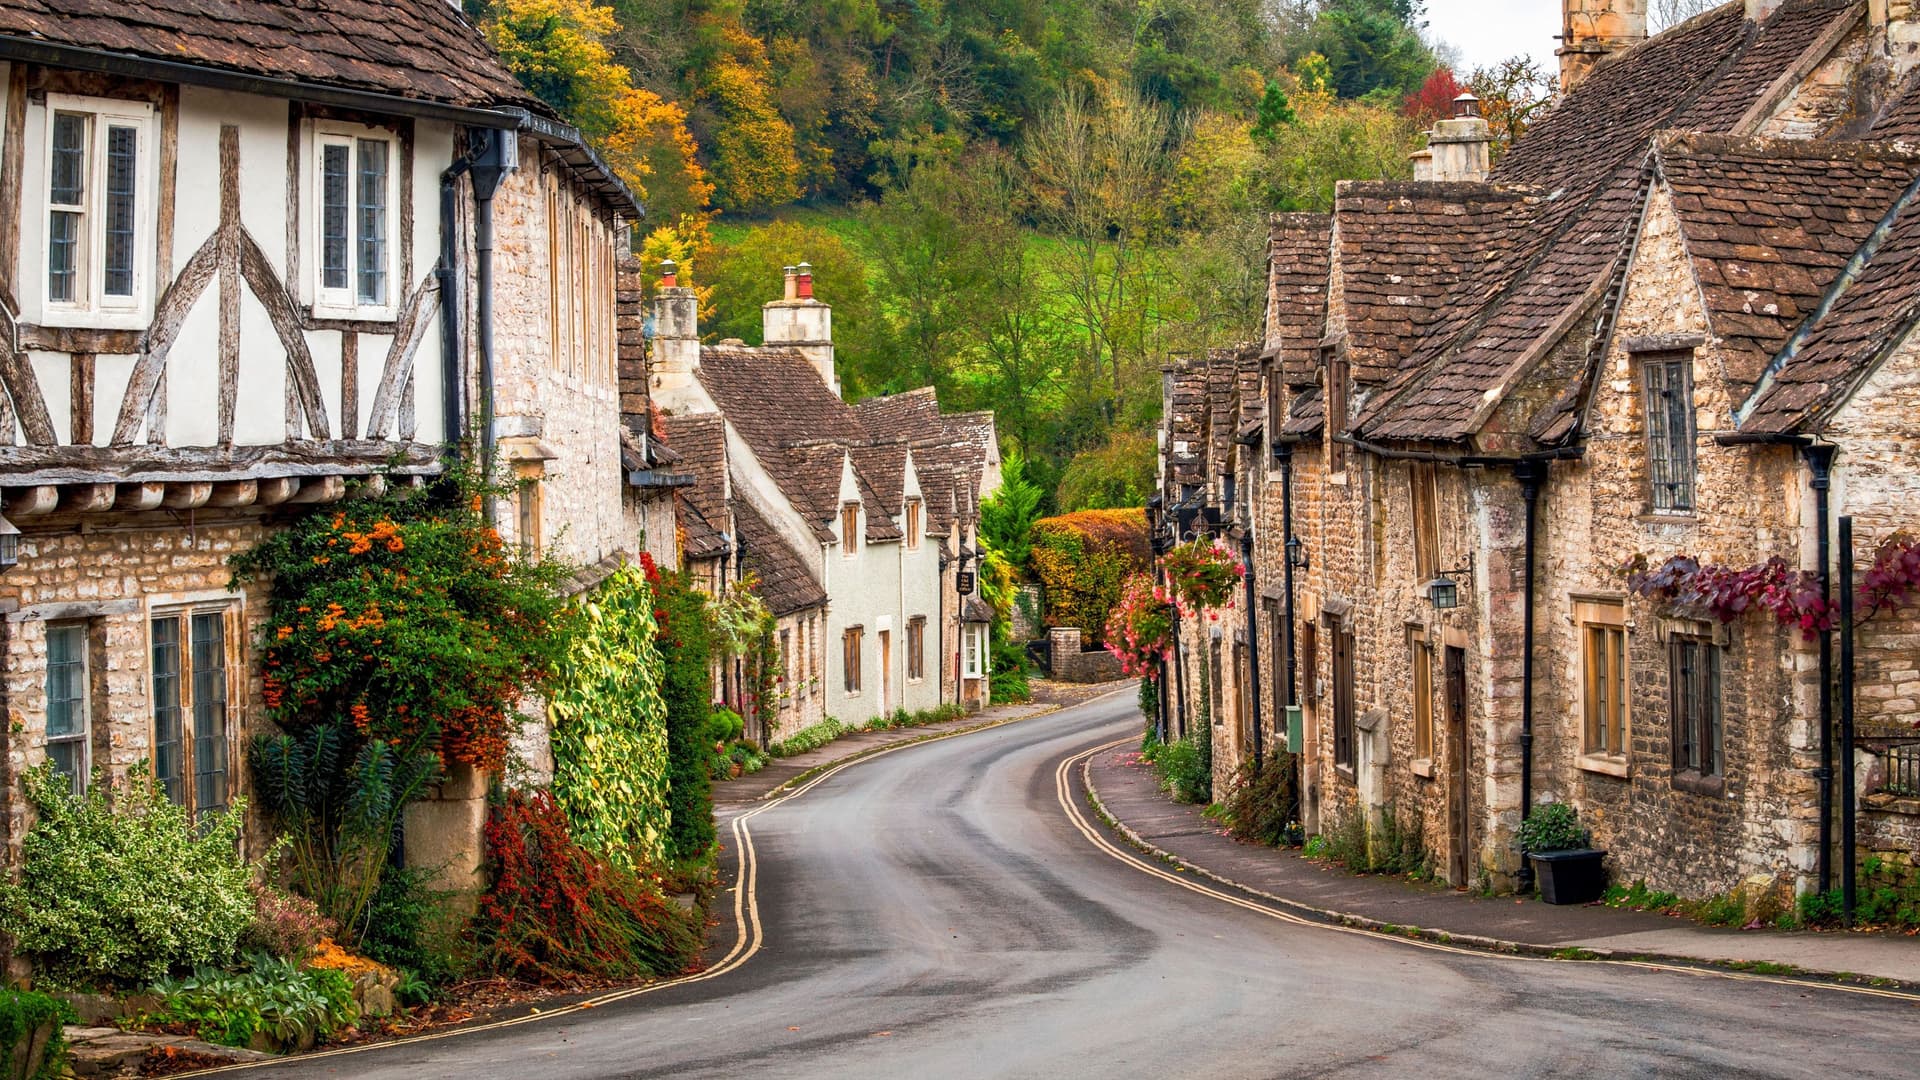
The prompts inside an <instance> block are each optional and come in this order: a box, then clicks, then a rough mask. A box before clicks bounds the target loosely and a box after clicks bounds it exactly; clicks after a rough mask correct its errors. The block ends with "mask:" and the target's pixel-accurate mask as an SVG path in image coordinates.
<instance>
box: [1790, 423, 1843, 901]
mask: <svg viewBox="0 0 1920 1080" xmlns="http://www.w3.org/2000/svg"><path fill="white" fill-rule="evenodd" d="M1835 449H1836V448H1835V447H1833V446H1831V445H1822V444H1819V443H1811V444H1804V445H1802V446H1801V447H1800V453H1801V455H1802V456H1804V457H1805V458H1806V461H1807V470H1808V471H1809V472H1811V473H1812V474H1813V475H1812V478H1811V479H1810V480H1809V481H1808V484H1809V486H1811V487H1812V488H1813V516H1814V523H1815V525H1816V527H1817V528H1818V530H1819V538H1818V540H1817V541H1816V548H1817V549H1818V552H1819V559H1820V599H1821V600H1822V601H1823V602H1824V603H1827V604H1831V603H1832V602H1833V538H1832V536H1831V535H1830V534H1829V531H1830V529H1831V528H1832V521H1831V515H1832V513H1833V510H1832V502H1831V491H1832V488H1833V454H1834V450H1835ZM1842 603H1845V601H1844V600H1843V601H1842ZM1843 648H1844V646H1843ZM1813 779H1814V783H1815V785H1816V786H1817V788H1818V790H1819V799H1820V849H1819V876H1820V891H1821V892H1826V891H1827V890H1828V889H1831V888H1833V859H1832V851H1833V630H1832V628H1831V627H1829V628H1827V629H1825V630H1822V631H1820V767H1819V768H1817V769H1815V770H1814V772H1813Z"/></svg>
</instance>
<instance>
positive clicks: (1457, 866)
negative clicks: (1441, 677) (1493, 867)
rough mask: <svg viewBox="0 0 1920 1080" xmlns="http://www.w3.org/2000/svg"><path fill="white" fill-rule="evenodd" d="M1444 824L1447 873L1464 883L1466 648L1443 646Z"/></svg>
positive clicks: (1467, 818)
mask: <svg viewBox="0 0 1920 1080" xmlns="http://www.w3.org/2000/svg"><path fill="white" fill-rule="evenodd" d="M1445 663H1446V675H1445V678H1446V687H1447V689H1446V694H1447V774H1448V782H1447V787H1448V792H1447V794H1448V800H1447V805H1448V812H1447V819H1448V821H1447V825H1448V829H1447V831H1448V833H1449V834H1450V835H1449V837H1448V841H1449V842H1448V844H1447V847H1448V852H1449V866H1448V870H1449V873H1448V875H1447V879H1448V880H1449V881H1451V882H1452V883H1453V884H1455V885H1466V884H1467V880H1468V879H1467V872H1468V862H1469V859H1468V857H1467V852H1468V850H1469V848H1470V846H1471V839H1472V838H1471V835H1470V834H1471V828H1470V825H1471V822H1472V817H1471V815H1470V813H1469V803H1468V798H1467V794H1468V792H1467V789H1468V780H1467V776H1468V772H1467V651H1466V650H1465V649H1462V648H1460V647H1459V646H1457V645H1449V646H1447V653H1446V661H1445Z"/></svg>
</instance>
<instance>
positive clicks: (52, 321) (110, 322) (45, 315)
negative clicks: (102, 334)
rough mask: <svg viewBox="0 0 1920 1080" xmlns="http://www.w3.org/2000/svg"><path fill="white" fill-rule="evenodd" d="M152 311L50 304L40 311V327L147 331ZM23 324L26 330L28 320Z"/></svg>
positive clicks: (146, 309) (147, 307) (143, 307)
mask: <svg viewBox="0 0 1920 1080" xmlns="http://www.w3.org/2000/svg"><path fill="white" fill-rule="evenodd" d="M150 309H151V305H142V307H140V308H120V309H116V310H111V311H108V310H96V309H93V308H62V307H54V306H53V305H51V304H48V305H45V306H43V307H42V308H41V310H40V321H39V323H38V325H40V326H44V327H47V328H48V329H52V330H145V329H146V328H147V327H148V326H149V325H151V324H152V322H153V312H152V310H150ZM21 323H22V328H23V329H24V326H25V323H26V320H25V319H22V320H21ZM23 344H24V343H23Z"/></svg>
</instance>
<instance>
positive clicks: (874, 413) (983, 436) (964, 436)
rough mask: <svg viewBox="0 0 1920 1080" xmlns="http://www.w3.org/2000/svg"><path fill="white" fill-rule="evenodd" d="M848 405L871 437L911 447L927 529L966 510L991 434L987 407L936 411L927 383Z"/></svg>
mask: <svg viewBox="0 0 1920 1080" xmlns="http://www.w3.org/2000/svg"><path fill="white" fill-rule="evenodd" d="M854 411H855V413H856V414H857V415H858V416H859V418H860V422H861V424H862V425H863V426H864V427H865V428H866V431H867V433H868V435H869V436H870V437H871V438H873V439H874V440H876V441H885V440H889V439H898V440H904V441H905V442H906V444H907V445H909V446H911V447H912V449H913V462H914V468H915V470H916V471H917V472H918V474H919V476H920V489H921V492H922V495H923V496H924V497H925V500H926V507H927V531H928V532H929V533H933V534H939V533H944V532H946V531H947V530H948V528H949V527H950V526H951V525H952V524H953V522H954V519H955V518H956V517H964V516H967V515H969V514H970V513H971V511H970V509H969V506H970V504H971V502H972V501H973V499H974V497H975V495H976V494H977V493H978V489H979V485H980V479H981V476H982V472H983V470H984V469H985V468H986V464H987V461H988V460H989V458H988V454H989V453H990V452H991V450H992V448H993V443H994V440H995V438H996V437H997V436H996V435H995V431H994V420H993V414H992V413H991V412H961V413H942V412H941V411H940V402H939V400H938V399H937V398H936V397H935V396H934V392H933V390H932V389H931V388H922V389H919V390H910V391H908V392H906V393H904V394H888V395H884V396H882V397H873V398H868V399H867V400H865V401H862V402H860V404H858V405H856V406H854ZM956 492H959V493H961V494H960V495H959V496H958V497H957V498H956V496H955V493H956ZM889 505H893V504H889Z"/></svg>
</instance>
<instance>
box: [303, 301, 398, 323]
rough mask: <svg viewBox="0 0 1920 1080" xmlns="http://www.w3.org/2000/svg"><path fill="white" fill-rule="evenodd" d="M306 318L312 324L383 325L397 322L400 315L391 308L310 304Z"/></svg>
mask: <svg viewBox="0 0 1920 1080" xmlns="http://www.w3.org/2000/svg"><path fill="white" fill-rule="evenodd" d="M307 318H308V319H309V320H311V321H313V322H334V323H383V324H384V323H392V322H396V321H398V320H399V318H400V313H399V312H398V311H395V310H394V309H393V308H391V307H343V306H338V305H334V304H312V305H309V306H308V308H307Z"/></svg>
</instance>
